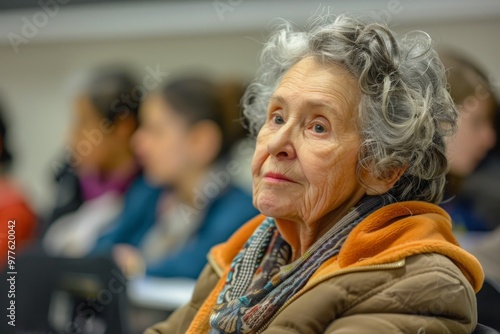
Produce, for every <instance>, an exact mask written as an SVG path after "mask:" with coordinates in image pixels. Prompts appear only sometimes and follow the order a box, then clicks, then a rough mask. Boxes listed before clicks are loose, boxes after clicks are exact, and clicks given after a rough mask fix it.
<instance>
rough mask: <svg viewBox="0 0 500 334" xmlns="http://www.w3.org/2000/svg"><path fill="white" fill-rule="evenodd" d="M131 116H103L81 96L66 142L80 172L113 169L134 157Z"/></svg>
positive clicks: (133, 121)
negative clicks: (121, 117) (111, 118)
mask: <svg viewBox="0 0 500 334" xmlns="http://www.w3.org/2000/svg"><path fill="white" fill-rule="evenodd" d="M135 127H136V121H135V120H134V119H133V117H131V116H129V117H125V118H124V119H117V120H115V121H114V122H111V121H110V120H108V119H106V118H105V117H103V115H101V114H100V113H99V112H98V110H97V109H96V108H95V107H94V106H93V104H92V103H91V101H90V99H89V98H87V97H85V96H81V97H79V98H77V99H76V101H75V105H74V116H73V124H72V127H71V130H70V139H69V142H70V143H69V145H70V148H71V154H72V155H73V159H74V161H75V162H76V163H75V166H74V167H75V169H76V170H77V171H78V173H79V174H86V173H90V172H99V173H100V172H112V171H114V170H115V169H117V168H120V167H121V166H123V165H124V164H126V163H127V162H130V160H131V158H132V157H133V155H132V153H131V149H130V137H131V136H132V134H133V132H134V131H135Z"/></svg>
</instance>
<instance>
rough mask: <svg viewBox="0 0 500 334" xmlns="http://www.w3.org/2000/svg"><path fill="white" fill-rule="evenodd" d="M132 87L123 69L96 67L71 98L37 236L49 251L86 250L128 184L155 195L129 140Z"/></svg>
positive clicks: (75, 253) (134, 114) (134, 115)
mask: <svg viewBox="0 0 500 334" xmlns="http://www.w3.org/2000/svg"><path fill="white" fill-rule="evenodd" d="M136 87H137V84H136V82H135V79H134V78H133V76H132V75H131V74H130V73H129V72H128V70H127V69H125V68H121V67H116V66H110V67H104V68H98V69H96V70H95V71H94V72H92V73H91V76H90V78H89V80H88V82H86V85H85V87H84V89H83V90H82V91H81V92H80V94H79V95H78V96H77V98H76V99H75V104H74V115H73V125H72V127H71V134H70V139H69V149H68V153H67V156H66V161H65V168H64V169H63V171H62V172H60V174H62V175H59V180H60V183H59V190H60V193H59V194H58V196H57V197H58V199H59V203H58V204H60V205H56V207H55V208H54V210H53V213H52V217H51V218H50V219H49V221H50V220H51V222H50V223H49V225H50V227H49V228H48V230H47V232H46V234H45V236H44V239H43V244H44V248H45V249H46V251H47V252H48V253H49V254H51V255H64V256H72V257H80V256H83V255H86V254H87V253H88V252H89V251H90V250H91V249H92V248H93V246H94V243H95V241H96V240H97V238H98V237H99V236H100V235H101V234H102V233H104V232H105V231H107V230H108V229H109V228H111V226H112V224H113V221H114V219H115V218H116V216H118V214H119V213H120V212H121V210H122V208H123V196H124V195H125V194H126V193H127V192H128V191H129V190H130V189H134V190H135V191H138V192H139V193H141V194H143V195H144V196H152V197H153V198H155V196H156V197H157V193H158V191H157V190H156V189H153V188H151V187H149V186H148V185H147V184H146V183H145V181H144V180H143V179H142V176H141V173H140V168H139V165H138V163H137V161H136V158H135V156H134V153H133V151H132V148H131V146H130V139H131V137H132V135H133V134H134V132H135V130H136V129H137V126H138V109H139V105H140V102H141V101H139V100H137V99H134V95H133V90H134V89H135V88H136ZM134 182H136V183H137V182H138V183H139V184H140V186H139V189H140V190H139V189H138V188H137V185H136V186H132V185H133V184H134ZM150 205H151V207H153V206H154V203H152V204H150Z"/></svg>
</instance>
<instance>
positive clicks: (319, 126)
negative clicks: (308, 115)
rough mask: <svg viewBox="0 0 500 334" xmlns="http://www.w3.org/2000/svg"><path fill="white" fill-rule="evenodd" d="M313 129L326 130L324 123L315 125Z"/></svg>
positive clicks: (315, 130)
mask: <svg viewBox="0 0 500 334" xmlns="http://www.w3.org/2000/svg"><path fill="white" fill-rule="evenodd" d="M313 129H314V132H316V133H323V132H325V127H324V126H323V125H321V124H316V125H314V127H313Z"/></svg>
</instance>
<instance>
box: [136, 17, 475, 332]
mask: <svg viewBox="0 0 500 334" xmlns="http://www.w3.org/2000/svg"><path fill="white" fill-rule="evenodd" d="M261 59H262V63H263V64H262V68H261V71H260V75H259V77H258V78H257V80H256V81H255V82H254V83H253V84H252V85H251V86H250V87H249V88H248V91H247V93H246V96H245V114H246V116H247V117H248V119H249V124H250V127H251V129H253V130H255V131H257V130H258V136H257V145H256V150H255V155H254V158H253V162H252V171H253V201H254V205H255V206H256V207H257V208H258V209H259V210H260V212H261V213H262V215H260V216H258V217H256V218H255V219H253V220H252V221H250V222H249V223H247V224H246V225H245V226H244V227H242V228H241V229H240V230H239V231H238V232H236V234H234V235H233V236H232V237H231V238H230V239H229V240H228V241H227V242H226V243H224V244H221V245H219V246H216V247H215V248H213V249H212V250H211V252H210V254H209V256H208V259H209V264H208V265H207V266H206V267H205V269H204V271H203V272H202V274H201V276H200V277H199V281H198V284H197V286H196V288H195V291H194V293H193V296H192V300H191V302H190V303H189V304H188V305H186V306H184V307H183V308H181V309H179V310H177V311H176V312H175V313H174V314H172V315H171V316H170V318H169V319H167V320H166V321H165V322H163V323H160V324H157V325H155V326H153V327H152V328H150V329H148V330H147V331H146V333H147V334H152V333H169V334H171V333H211V334H212V333H269V334H271V333H470V332H472V331H473V330H474V328H475V326H476V322H477V320H476V319H477V316H476V299H475V294H474V291H478V290H479V289H480V288H481V284H482V281H483V273H482V270H481V267H480V265H479V263H478V262H477V260H476V259H475V258H474V257H473V256H471V255H469V254H468V253H467V252H465V251H463V250H462V249H461V248H460V247H459V245H458V243H457V242H456V240H455V238H454V237H453V234H452V232H451V223H450V218H449V216H448V215H447V214H446V213H445V212H444V211H443V210H442V209H441V208H439V207H438V206H437V205H436V204H435V203H438V202H439V201H440V199H441V196H442V192H443V186H444V182H445V174H446V171H447V168H448V163H447V160H446V155H445V145H444V136H445V135H448V134H449V133H450V132H451V131H452V130H453V129H454V127H455V123H456V119H457V112H456V109H455V108H454V105H453V101H452V100H451V98H450V96H449V94H448V92H447V91H446V87H445V84H446V82H445V76H444V70H443V66H442V64H441V63H440V61H439V60H438V57H437V55H436V53H435V52H434V51H433V49H432V48H431V47H430V41H429V38H428V36H427V35H425V34H421V33H420V34H415V35H414V38H411V37H410V36H407V37H405V38H403V39H401V40H398V39H396V37H395V36H394V34H393V33H392V32H391V31H390V30H389V29H388V28H387V27H386V26H384V25H380V24H364V23H362V22H360V21H358V20H356V19H353V18H349V17H345V16H339V17H337V18H335V19H333V20H329V19H326V20H321V19H318V20H315V21H313V23H312V24H310V25H309V26H308V27H307V29H306V30H304V31H298V30H295V29H294V28H293V27H292V26H291V25H290V24H288V23H284V25H283V26H282V27H280V28H279V29H278V31H277V32H276V33H275V34H274V35H273V36H272V37H271V39H270V41H269V42H268V43H267V44H266V45H265V47H264V51H263V54H262V58H261Z"/></svg>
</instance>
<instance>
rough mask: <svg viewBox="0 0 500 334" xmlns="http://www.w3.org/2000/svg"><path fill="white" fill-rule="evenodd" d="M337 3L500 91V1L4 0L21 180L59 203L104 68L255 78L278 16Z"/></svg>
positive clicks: (44, 201) (2, 39) (1, 62)
mask: <svg viewBox="0 0 500 334" xmlns="http://www.w3.org/2000/svg"><path fill="white" fill-rule="evenodd" d="M324 6H328V7H329V10H330V12H334V13H344V12H358V13H364V14H365V15H369V16H371V17H374V18H379V19H382V20H385V21H387V22H388V23H389V25H390V26H391V27H393V28H394V29H395V30H396V31H398V32H400V33H403V32H406V31H409V30H415V29H418V30H424V31H426V32H427V33H429V34H430V36H431V37H432V38H433V39H434V40H435V42H436V44H437V46H438V48H441V47H446V48H452V49H454V50H457V51H459V52H463V53H464V54H465V55H467V56H468V57H469V58H471V59H472V60H474V61H475V62H476V63H478V64H480V65H481V66H482V67H483V68H485V69H487V74H488V75H489V76H490V78H489V79H490V81H491V82H492V83H493V85H494V88H495V89H496V90H498V89H499V88H500V81H499V80H500V43H498V33H499V32H500V1H497V0H476V1H471V0H440V1H435V0H422V1H411V0H360V1H355V2H354V1H348V0H337V1H324V2H321V3H320V2H315V1H254V0H220V1H218V0H216V1H186V0H184V1H180V0H179V1H176V0H170V1H133V0H127V1H125V0H121V1H120V0H3V1H1V2H0V32H1V34H0V98H1V100H2V104H3V105H4V109H5V114H6V115H5V117H6V118H7V119H8V121H9V125H10V131H9V134H8V138H7V141H8V142H9V143H10V146H11V147H12V151H14V152H15V154H16V156H15V160H14V162H13V166H12V167H13V168H12V173H13V175H14V176H15V177H16V178H17V179H18V180H19V181H20V182H21V184H22V186H23V188H24V190H25V192H26V193H27V195H28V197H29V200H30V201H31V202H32V205H33V206H34V208H35V209H36V210H35V211H37V212H43V211H44V210H46V209H47V208H48V207H50V206H51V203H50V201H51V199H52V198H53V196H52V191H53V189H52V185H53V178H52V175H53V174H54V173H55V172H57V168H58V167H59V166H60V164H61V163H62V162H63V161H60V160H61V154H60V153H61V151H63V150H64V149H65V148H66V138H67V135H68V134H67V129H68V126H69V123H70V121H71V119H70V118H71V109H72V105H71V103H72V99H73V98H74V94H75V91H76V90H77V86H78V82H79V80H80V79H81V77H82V76H83V75H84V74H85V73H86V71H88V70H89V69H91V68H93V67H96V66H99V65H101V64H109V63H125V64H131V65H133V66H135V70H136V73H137V76H138V78H144V77H145V76H147V75H148V74H149V73H151V72H156V73H157V76H158V78H159V80H162V79H164V78H166V77H167V76H166V75H167V73H168V75H175V74H178V73H185V72H189V73H203V74H204V75H207V76H210V77H213V78H216V79H221V78H222V79H234V80H243V81H248V80H251V78H252V77H253V75H254V72H255V70H256V68H257V61H258V53H259V51H260V49H261V43H262V42H263V41H264V40H265V38H266V36H267V32H268V31H269V28H270V22H271V20H272V19H273V18H276V17H283V18H286V19H289V20H292V21H294V22H296V23H297V24H301V23H304V22H305V20H306V19H307V18H308V17H309V16H311V15H312V14H315V13H317V12H319V11H321V8H323V7H324Z"/></svg>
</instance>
